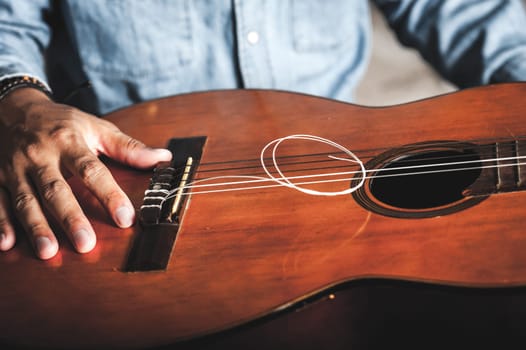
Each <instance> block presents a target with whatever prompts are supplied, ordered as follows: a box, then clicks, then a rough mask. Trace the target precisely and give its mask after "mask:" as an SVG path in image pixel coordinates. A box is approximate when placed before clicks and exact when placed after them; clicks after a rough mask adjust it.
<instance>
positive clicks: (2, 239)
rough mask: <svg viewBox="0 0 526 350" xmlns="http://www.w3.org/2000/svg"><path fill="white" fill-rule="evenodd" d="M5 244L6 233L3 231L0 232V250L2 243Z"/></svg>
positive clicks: (2, 248) (2, 247) (2, 246)
mask: <svg viewBox="0 0 526 350" xmlns="http://www.w3.org/2000/svg"><path fill="white" fill-rule="evenodd" d="M5 244H7V235H6V234H5V233H3V232H2V233H0V250H6V249H4V245H5Z"/></svg>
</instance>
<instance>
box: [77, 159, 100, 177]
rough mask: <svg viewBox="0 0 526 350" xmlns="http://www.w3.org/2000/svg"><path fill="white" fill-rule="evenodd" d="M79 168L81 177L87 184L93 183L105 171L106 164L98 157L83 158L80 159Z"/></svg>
mask: <svg viewBox="0 0 526 350" xmlns="http://www.w3.org/2000/svg"><path fill="white" fill-rule="evenodd" d="M77 169H78V172H79V176H80V178H81V179H82V180H83V181H84V182H85V183H87V184H92V183H93V182H94V181H96V180H97V179H99V178H100V177H101V176H103V175H104V173H105V169H106V168H105V167H104V165H103V164H102V163H101V162H100V161H99V160H98V159H96V158H91V157H89V158H83V159H80V160H79V161H78V165H77Z"/></svg>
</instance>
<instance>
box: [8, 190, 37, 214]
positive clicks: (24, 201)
mask: <svg viewBox="0 0 526 350" xmlns="http://www.w3.org/2000/svg"><path fill="white" fill-rule="evenodd" d="M36 201H37V198H36V197H35V195H34V194H32V193H28V192H21V193H18V194H17V195H16V196H15V198H14V208H15V210H16V211H17V212H21V211H25V210H27V209H29V208H30V207H31V205H34V204H35V203H36Z"/></svg>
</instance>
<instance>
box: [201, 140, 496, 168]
mask: <svg viewBox="0 0 526 350" xmlns="http://www.w3.org/2000/svg"><path fill="white" fill-rule="evenodd" d="M456 143H457V144H458V142H456ZM449 144H450V143H448V145H449ZM451 144H453V143H451ZM436 145H437V146H438V145H439V144H438V143H437V144H436ZM440 145H441V146H442V147H444V144H440ZM426 147H429V144H426ZM494 147H495V146H494V145H478V146H477V145H475V146H474V147H470V148H463V149H462V150H463V151H468V152H473V155H475V154H476V153H480V152H484V151H486V150H491V151H492V152H495V148H494ZM386 149H388V148H386ZM403 149H404V148H403V147H402V148H400V147H399V148H397V150H398V151H401V150H403ZM410 149H411V150H417V151H418V150H419V149H414V148H410ZM441 151H458V150H455V149H449V148H443V149H436V150H430V152H441ZM338 153H343V152H336V153H334V152H326V153H312V154H305V155H289V156H281V157H277V158H278V159H280V160H282V159H290V158H306V157H309V158H312V157H318V156H326V158H328V155H332V154H338ZM354 153H355V154H359V153H360V151H356V152H354ZM376 156H378V154H372V155H361V156H360V159H372V158H374V157H376ZM464 158H466V154H461V153H460V152H459V154H456V155H447V156H436V155H435V156H433V157H425V158H419V159H398V160H397V163H399V164H406V163H408V164H410V163H414V162H424V161H437V160H440V159H449V160H451V159H464ZM268 160H271V158H265V161H268ZM497 160H498V159H497ZM256 161H257V162H258V163H257V164H254V165H245V166H239V167H228V168H212V169H210V168H208V169H206V168H207V167H210V166H213V165H218V164H230V163H234V164H238V163H251V162H256ZM330 161H331V160H330V159H321V160H320V159H318V160H308V161H305V160H303V161H293V162H286V163H281V164H280V167H286V166H294V165H306V164H314V163H325V162H330ZM260 167H261V164H260V159H246V160H233V161H225V162H211V163H201V164H200V169H199V170H198V171H197V172H196V174H205V173H213V172H221V171H236V170H246V169H260ZM342 167H344V166H343V165H340V166H329V167H319V168H309V169H291V170H288V172H299V171H305V170H310V171H313V170H326V169H334V168H342ZM262 174H263V172H262Z"/></svg>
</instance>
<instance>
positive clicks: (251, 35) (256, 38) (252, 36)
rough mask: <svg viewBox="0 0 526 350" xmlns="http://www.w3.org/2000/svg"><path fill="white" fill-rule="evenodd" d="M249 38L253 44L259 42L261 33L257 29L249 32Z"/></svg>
mask: <svg viewBox="0 0 526 350" xmlns="http://www.w3.org/2000/svg"><path fill="white" fill-rule="evenodd" d="M247 40H248V42H249V43H250V44H252V45H255V44H257V43H258V42H259V33H258V32H255V31H251V32H248V34H247Z"/></svg>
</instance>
